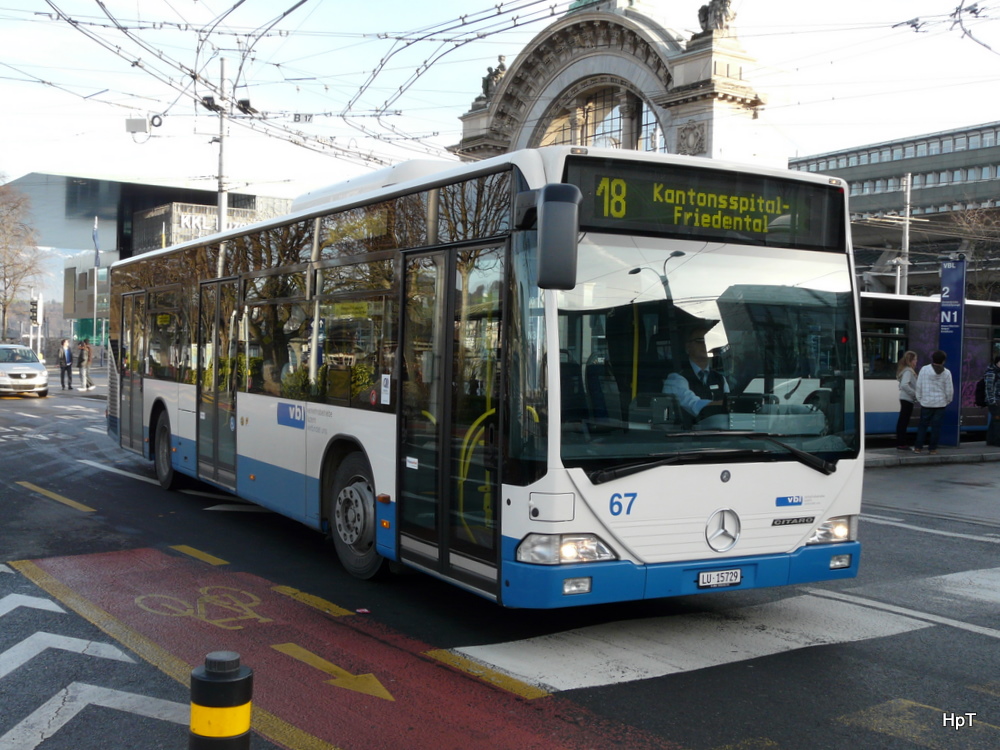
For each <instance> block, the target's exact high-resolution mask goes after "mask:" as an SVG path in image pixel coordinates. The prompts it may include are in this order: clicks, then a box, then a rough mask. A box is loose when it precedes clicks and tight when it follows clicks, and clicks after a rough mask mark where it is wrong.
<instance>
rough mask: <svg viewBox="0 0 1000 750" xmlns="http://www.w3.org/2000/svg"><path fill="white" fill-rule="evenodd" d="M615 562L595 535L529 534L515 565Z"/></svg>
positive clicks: (607, 549)
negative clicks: (518, 563) (522, 563)
mask: <svg viewBox="0 0 1000 750" xmlns="http://www.w3.org/2000/svg"><path fill="white" fill-rule="evenodd" d="M617 559H618V556H617V555H615V553H614V552H612V551H611V549H610V548H609V547H608V545H606V544H605V543H604V542H603V541H601V539H600V538H599V537H598V536H596V535H595V534H528V536H526V537H525V538H524V539H522V540H521V543H520V544H519V545H518V546H517V561H518V562H525V563H532V564H534V565H561V564H566V563H584V562H597V561H606V560H617Z"/></svg>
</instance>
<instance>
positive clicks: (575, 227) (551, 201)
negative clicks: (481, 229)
mask: <svg viewBox="0 0 1000 750" xmlns="http://www.w3.org/2000/svg"><path fill="white" fill-rule="evenodd" d="M581 200H583V193H581V192H580V188H578V187H577V186H576V185H567V184H565V183H561V182H554V183H550V184H548V185H545V186H544V187H542V188H540V189H539V190H531V191H528V192H524V193H519V194H518V196H517V207H516V211H517V216H516V218H515V223H516V226H517V228H518V229H530V228H531V227H532V226H533V225H536V226H537V229H538V286H539V287H541V288H542V289H572V288H573V287H575V286H576V255H577V249H576V242H577V235H578V234H579V231H580V210H579V209H580V201H581Z"/></svg>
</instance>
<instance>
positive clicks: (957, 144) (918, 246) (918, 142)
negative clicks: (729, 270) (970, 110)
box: [789, 122, 1000, 299]
mask: <svg viewBox="0 0 1000 750" xmlns="http://www.w3.org/2000/svg"><path fill="white" fill-rule="evenodd" d="M789 167H790V168H791V169H796V170H802V171H809V172H820V173H824V174H831V175H835V176H837V177H840V178H842V179H844V180H846V181H847V182H848V183H849V185H850V196H851V218H852V237H853V240H854V247H855V257H856V260H857V261H858V267H859V270H860V271H861V272H862V274H865V276H864V279H865V285H866V288H867V289H868V290H869V291H876V292H882V291H895V288H896V278H897V276H899V273H900V272H899V268H900V264H901V263H904V262H906V261H908V262H909V265H908V266H907V267H906V271H907V273H906V280H907V281H906V288H907V289H908V290H909V291H911V292H914V293H917V294H926V293H932V292H934V291H936V287H937V286H938V282H937V272H938V268H939V267H940V260H939V258H940V257H941V256H942V255H948V254H950V253H959V252H960V253H963V254H965V255H966V256H967V260H968V261H969V263H970V265H969V269H970V272H972V273H981V274H983V278H982V279H980V280H978V285H979V286H982V287H984V289H991V288H992V287H993V286H994V285H995V280H994V279H993V277H995V276H996V263H995V260H994V259H995V258H996V257H997V247H996V243H995V241H990V238H989V234H990V232H989V230H988V225H989V224H991V223H993V220H991V219H990V216H991V215H992V214H993V213H994V212H993V211H992V209H998V208H1000V122H990V123H985V124H982V125H973V126H969V127H965V128H957V129H954V130H947V131H942V132H937V133H927V134H925V135H919V136H913V137H908V138H899V139H896V140H892V141H886V142H883V143H873V144H868V145H865V146H859V147H857V148H852V149H844V150H840V151H832V152H829V153H824V154H816V155H813V156H806V157H802V158H795V159H791V160H789ZM907 180H908V181H909V184H908V185H907ZM998 213H1000V212H998ZM974 217H980V218H981V219H982V220H983V221H985V222H986V225H987V226H986V227H983V226H982V224H981V223H980V224H979V225H977V222H976V221H975V218H974ZM970 218H971V219H972V220H971V221H970ZM904 225H907V228H908V232H909V237H908V238H904V231H903V230H904ZM984 230H985V231H984ZM904 245H906V246H905V247H904ZM904 255H905V258H904V257H903V256H904ZM973 284H977V280H973ZM970 296H974V295H973V294H972V293H970ZM975 296H979V297H980V298H983V299H987V298H992V297H994V296H995V293H988V294H987V295H986V296H983V295H982V294H980V295H975Z"/></svg>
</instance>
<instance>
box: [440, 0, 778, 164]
mask: <svg viewBox="0 0 1000 750" xmlns="http://www.w3.org/2000/svg"><path fill="white" fill-rule="evenodd" d="M671 14H673V15H671ZM734 18H735V15H734V14H733V12H732V10H731V3H730V0H711V1H710V2H708V3H707V4H706V5H704V6H703V7H702V8H701V11H700V12H699V16H698V19H697V22H698V24H699V25H700V27H701V31H700V32H697V33H695V34H693V35H691V36H690V37H687V36H686V35H685V34H682V33H680V32H677V31H675V30H673V28H672V27H673V26H674V25H675V24H678V23H683V24H685V25H693V22H694V21H695V19H693V18H692V19H682V18H678V17H676V12H675V11H674V10H673V9H672V8H670V7H669V4H667V3H665V2H654V1H652V0H650V1H649V2H641V1H640V0H580V1H579V2H576V3H574V4H573V5H572V6H571V7H570V9H569V11H568V12H567V13H565V14H564V15H563V16H562V17H560V18H559V19H558V20H556V21H555V22H554V23H552V24H551V25H550V26H549V27H548V28H546V29H545V30H543V31H542V32H541V33H540V34H538V35H537V36H536V37H535V38H534V39H533V40H532V41H531V42H530V43H529V44H528V45H527V47H525V49H523V50H522V51H521V52H520V54H518V55H517V57H516V58H515V59H514V60H513V61H511V62H510V63H509V66H508V60H507V58H506V57H504V56H501V57H499V58H498V60H497V65H496V66H495V67H493V66H491V67H489V68H488V69H487V72H486V75H485V76H484V77H483V78H482V91H481V93H480V94H479V96H477V97H476V98H475V100H474V101H473V103H472V106H471V108H470V110H469V111H468V112H467V113H466V114H465V115H464V116H463V117H462V118H461V119H462V123H463V137H462V140H461V142H460V143H458V144H457V145H455V146H454V147H452V149H451V150H452V151H453V152H454V153H456V154H458V155H459V156H460V157H461V158H463V159H466V160H475V159H483V158H487V157H490V156H495V155H497V154H501V153H505V152H507V151H512V150H516V149H520V148H532V147H538V146H548V145H577V146H595V147H611V148H623V149H641V150H645V151H657V152H664V153H677V154H690V155H694V156H705V157H710V158H717V159H729V160H733V161H755V162H758V163H760V162H765V163H770V164H774V165H779V164H780V165H781V166H784V165H785V163H786V159H787V155H786V154H784V153H783V152H780V151H779V149H778V148H777V147H775V146H773V145H771V144H774V141H773V139H772V138H771V136H770V134H769V131H768V130H767V129H766V128H763V127H760V126H761V125H762V124H763V123H762V122H759V121H758V115H759V110H760V107H761V105H762V104H763V100H762V98H761V97H760V96H759V95H758V94H757V92H756V91H755V89H754V88H753V86H752V85H751V84H750V82H749V81H747V80H746V79H745V77H744V70H746V69H749V67H750V64H751V63H752V62H753V60H752V59H751V58H750V57H749V56H748V55H747V53H746V52H745V51H744V50H743V48H742V47H741V45H740V43H739V40H738V38H737V35H736V32H735V28H734V26H733V21H734Z"/></svg>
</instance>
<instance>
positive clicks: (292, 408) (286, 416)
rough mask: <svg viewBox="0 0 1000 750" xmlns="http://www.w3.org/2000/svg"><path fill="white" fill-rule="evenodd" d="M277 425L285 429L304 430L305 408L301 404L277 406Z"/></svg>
mask: <svg viewBox="0 0 1000 750" xmlns="http://www.w3.org/2000/svg"><path fill="white" fill-rule="evenodd" d="M278 424H281V425H285V427H295V428H296V429H299V430H304V429H305V428H306V407H304V406H303V405H302V404H280V403H279V404H278Z"/></svg>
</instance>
